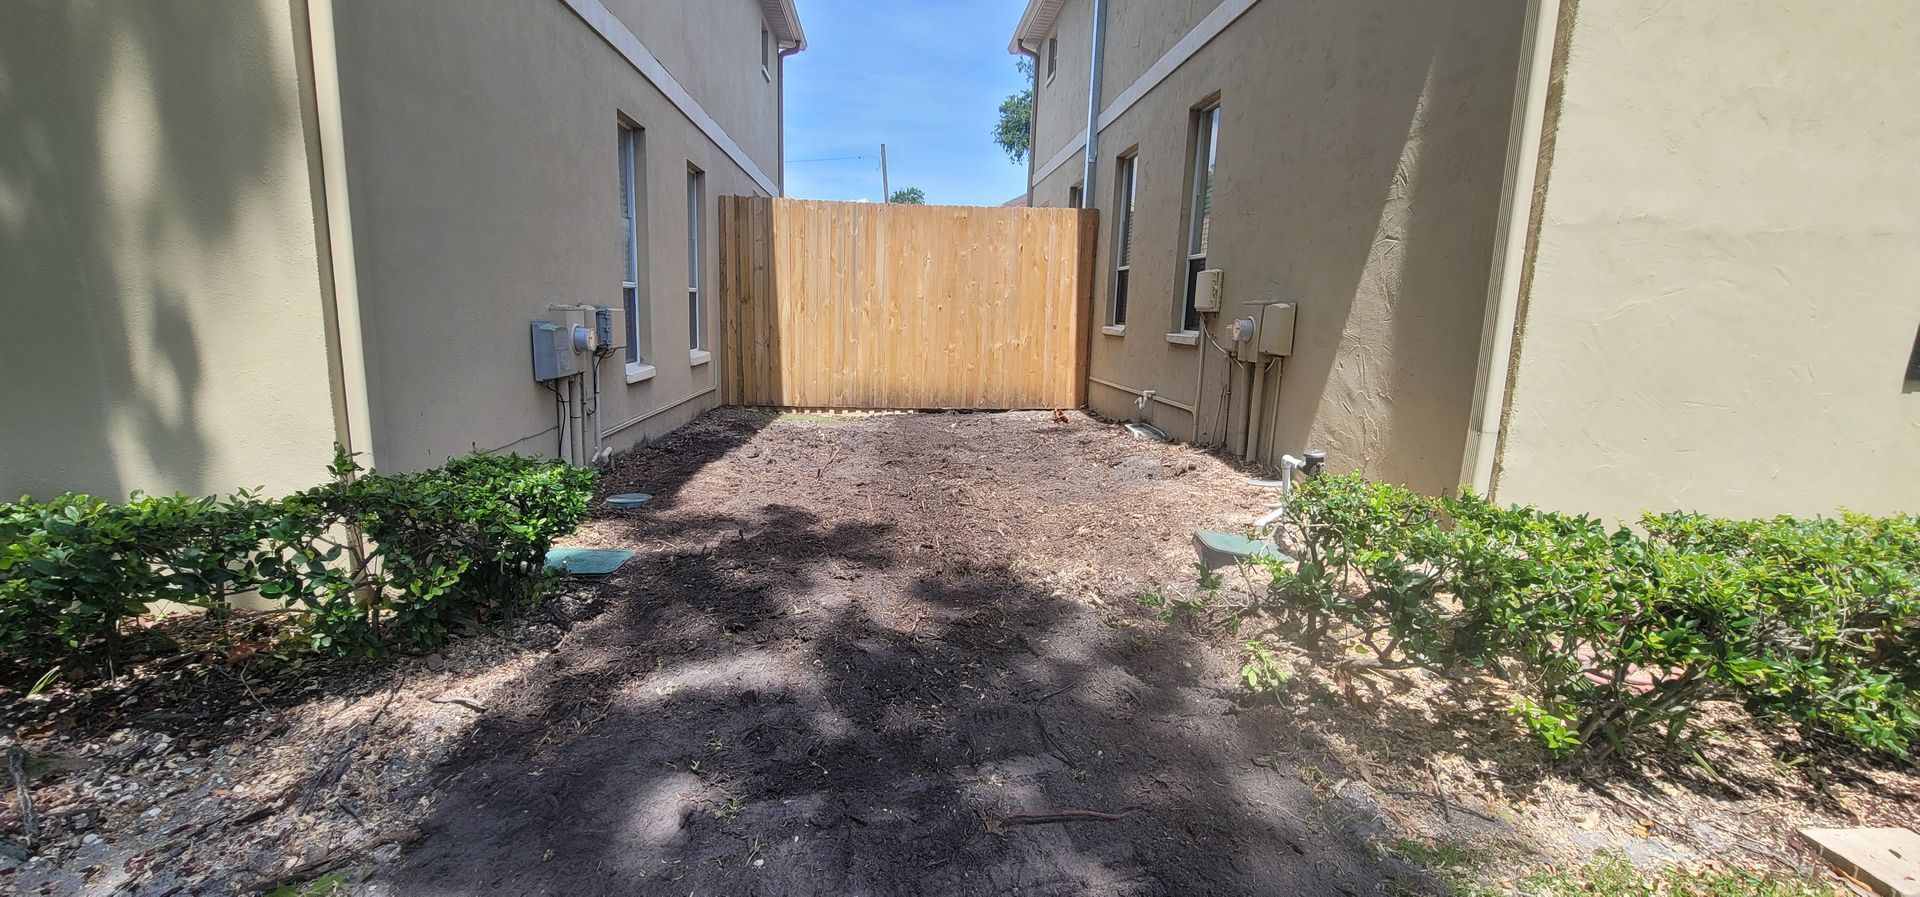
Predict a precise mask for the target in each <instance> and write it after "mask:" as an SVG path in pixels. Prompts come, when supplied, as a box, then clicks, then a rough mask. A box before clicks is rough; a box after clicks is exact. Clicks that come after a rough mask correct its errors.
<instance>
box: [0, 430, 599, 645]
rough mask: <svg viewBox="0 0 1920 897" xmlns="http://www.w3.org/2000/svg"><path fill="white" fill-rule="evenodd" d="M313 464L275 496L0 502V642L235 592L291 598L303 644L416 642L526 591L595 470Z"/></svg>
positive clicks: (218, 604) (105, 636)
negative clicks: (383, 471)
mask: <svg viewBox="0 0 1920 897" xmlns="http://www.w3.org/2000/svg"><path fill="white" fill-rule="evenodd" d="M330 472H331V473H332V475H333V477H332V480H331V481H330V482H328V483H326V484H325V485H321V486H318V487H315V488H313V489H309V490H306V491H304V492H300V493H297V494H295V495H291V496H288V497H286V498H283V499H264V498H261V497H260V496H259V495H258V494H257V493H253V492H247V491H241V492H238V493H236V494H234V495H233V496H231V497H230V498H227V499H224V500H216V499H211V498H190V497H186V496H167V497H160V496H147V495H141V494H139V493H136V494H134V496H133V497H132V498H131V499H130V500H128V501H127V502H125V503H122V504H115V503H109V502H105V501H101V500H100V499H97V498H94V497H92V496H86V495H73V494H68V495H62V496H60V497H58V498H55V499H53V500H52V501H48V502H44V503H43V502H34V501H31V500H27V499H22V500H21V501H18V502H14V503H12V504H5V505H0V656H4V657H6V658H9V659H12V660H15V661H23V662H26V663H29V664H34V665H44V664H48V663H53V662H62V661H68V660H74V659H84V658H86V657H88V656H91V655H97V654H100V653H105V654H107V655H108V656H111V655H112V654H113V652H114V651H115V650H116V645H117V642H118V637H119V631H120V622H121V620H122V619H123V618H125V617H128V616H133V615H137V614H139V613H142V612H144V610H145V609H146V607H147V606H148V605H150V604H152V603H153V602H156V601H162V600H166V601H175V602H179V603H182V604H188V605H195V606H200V607H205V608H209V609H212V610H217V611H224V610H225V608H226V606H227V601H228V599H229V598H231V597H232V596H234V595H235V594H238V593H243V592H257V593H258V594H260V595H261V596H263V597H266V598H268V599H269V600H273V601H277V602H279V603H281V604H283V605H284V606H285V608H286V609H287V610H288V611H289V612H292V613H295V614H297V615H298V617H299V619H300V621H301V625H302V626H303V627H304V628H305V630H306V631H307V632H308V633H309V634H310V635H311V637H312V642H313V645H314V647H315V648H318V649H323V650H329V651H333V652H337V653H341V654H367V653H375V652H379V651H383V650H386V649H388V648H391V647H396V646H398V647H408V648H425V647H431V646H433V645H436V644H439V643H440V642H441V641H442V640H444V639H445V637H446V634H447V631H448V629H449V627H451V626H453V625H455V624H461V623H466V624H476V623H479V622H481V621H483V620H485V619H487V618H489V617H491V616H493V615H495V614H496V613H498V612H500V611H502V610H505V609H508V608H511V607H514V606H518V605H524V604H527V603H529V602H532V601H535V600H537V599H538V598H539V596H540V595H541V594H542V592H543V590H544V587H545V585H546V584H547V582H548V578H547V576H546V573H545V571H544V570H543V567H542V564H543V561H544V559H545V556H546V552H547V549H548V548H549V547H550V546H551V544H552V541H553V539H554V538H556V537H557V536H560V535H564V534H565V533H568V532H571V531H572V530H573V529H574V528H575V527H577V526H578V525H579V523H580V521H581V519H582V518H583V517H584V516H585V514H586V508H587V500H588V497H589V496H590V495H591V493H592V488H593V476H594V475H593V472H592V471H590V470H586V469H582V468H577V467H572V466H569V465H566V464H563V463H558V462H549V461H542V460H536V459H531V458H522V457H519V456H508V457H495V456H490V455H481V454H475V455H469V456H466V457H461V458H455V459H453V460H451V461H449V462H448V463H447V464H446V465H445V466H444V467H440V468H437V469H434V470H430V471H425V472H421V473H414V474H404V475H397V476H387V475H379V474H373V473H367V472H363V471H361V470H360V469H359V467H358V466H357V465H355V464H354V462H353V461H352V459H351V458H349V457H348V456H346V455H345V454H344V453H341V454H338V455H337V456H336V458H335V461H334V464H333V465H332V467H331V468H330Z"/></svg>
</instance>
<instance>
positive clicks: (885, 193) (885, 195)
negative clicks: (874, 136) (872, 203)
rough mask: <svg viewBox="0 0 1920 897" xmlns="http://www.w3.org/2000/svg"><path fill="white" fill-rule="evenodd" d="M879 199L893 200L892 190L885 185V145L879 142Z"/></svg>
mask: <svg viewBox="0 0 1920 897" xmlns="http://www.w3.org/2000/svg"><path fill="white" fill-rule="evenodd" d="M880 201H881V202H893V191H892V190H891V189H889V188H888V186H887V145H886V144H884V143H882V144H880Z"/></svg>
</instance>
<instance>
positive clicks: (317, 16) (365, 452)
mask: <svg viewBox="0 0 1920 897" xmlns="http://www.w3.org/2000/svg"><path fill="white" fill-rule="evenodd" d="M307 38H308V40H309V43H310V48H311V51H312V53H313V60H312V62H313V94H314V110H315V113H316V114H315V119H316V121H315V123H314V131H315V133H316V135H317V139H318V141H319V144H320V179H321V193H322V198H323V200H322V201H323V203H324V206H325V212H324V217H325V220H326V225H327V261H328V267H329V268H330V270H331V272H332V280H333V316H334V332H335V339H336V340H338V345H337V346H336V347H335V352H336V357H337V358H338V360H339V364H340V386H341V390H342V392H344V393H345V395H344V396H342V397H341V403H342V410H343V412H344V413H343V415H342V416H343V417H344V418H345V421H344V423H345V427H344V432H342V433H340V434H339V437H340V443H341V445H343V446H344V447H345V448H346V449H347V451H350V452H353V453H355V454H357V455H359V461H360V464H361V466H363V467H365V468H367V469H368V470H372V469H374V468H375V467H376V466H377V465H378V463H379V461H378V458H377V457H375V455H374V451H373V399H372V390H371V388H370V387H369V386H368V385H367V379H368V375H367V344H366V333H365V330H364V324H363V322H362V318H363V315H362V313H361V308H360V272H359V269H358V267H357V266H356V263H355V259H354V244H353V207H352V204H351V203H350V202H349V201H348V198H347V151H346V146H347V141H346V125H345V121H346V116H345V113H344V112H343V111H342V100H341V89H340V54H339V46H338V38H337V34H336V26H335V21H334V15H333V0H312V2H311V3H309V4H308V5H307Z"/></svg>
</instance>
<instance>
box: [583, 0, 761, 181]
mask: <svg viewBox="0 0 1920 897" xmlns="http://www.w3.org/2000/svg"><path fill="white" fill-rule="evenodd" d="M560 2H561V3H564V4H566V5H567V8H568V9H571V10H573V14H574V15H577V16H579V17H580V21H582V22H585V23H587V27H588V28H592V29H593V30H594V33H596V34H598V35H600V38H601V39H602V40H605V41H606V42H607V45H608V46H611V47H613V49H614V50H615V51H617V52H618V53H619V54H620V55H621V56H624V57H626V60H627V62H628V63H629V64H631V65H632V66H633V67H634V69H635V70H637V71H639V72H640V75H641V77H644V78H646V79H647V80H648V81H652V82H653V86H655V87H657V88H659V89H660V92H661V93H663V94H666V96H667V99H668V100H669V101H671V102H672V103H673V105H674V106H676V107H678V108H679V110H680V112H681V113H682V114H684V115H685V116H686V117H687V120H688V121H691V122H693V126H694V127H696V128H699V129H700V131H701V132H702V133H704V134H706V135H707V139H709V140H712V141H713V142H714V145H716V146H718V147H720V151H721V152H724V153H726V154H727V158H729V159H732V160H733V163H734V164H735V165H738V166H740V169H741V170H742V171H745V172H746V173H747V176H748V177H750V178H753V180H754V183H756V184H759V185H760V188H761V189H762V190H765V191H767V193H768V194H769V195H771V196H779V195H781V194H780V186H779V185H778V184H776V183H774V181H773V179H772V178H770V177H767V173H766V172H764V171H761V170H760V166H758V165H756V164H754V162H753V157H751V156H748V155H747V152H746V150H743V149H741V148H740V144H738V143H735V142H734V141H733V138H732V137H730V136H728V135H727V131H726V129H725V128H722V127H720V123H719V122H717V121H714V120H713V116H711V115H708V114H707V110H705V109H702V108H701V107H700V104H699V103H698V102H696V101H695V100H694V98H693V94H690V93H688V92H687V89H686V88H684V87H681V86H680V82H678V81H675V80H673V75H672V74H670V73H668V71H667V67H666V66H664V65H661V64H660V58H659V57H657V56H655V55H653V51H651V50H648V49H647V45H646V44H643V43H641V42H640V38H638V37H635V36H634V33H633V31H632V30H630V29H628V28H627V26H626V23H624V22H622V21H620V18H619V17H618V16H615V15H614V14H613V11H612V10H609V9H607V6H606V4H604V3H602V2H600V0H560Z"/></svg>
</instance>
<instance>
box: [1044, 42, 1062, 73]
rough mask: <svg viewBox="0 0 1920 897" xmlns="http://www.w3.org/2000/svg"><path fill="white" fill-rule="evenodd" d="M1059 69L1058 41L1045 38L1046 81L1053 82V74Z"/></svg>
mask: <svg viewBox="0 0 1920 897" xmlns="http://www.w3.org/2000/svg"><path fill="white" fill-rule="evenodd" d="M1059 68H1060V39H1059V38H1057V37H1050V38H1047V80H1048V81H1052V80H1053V73H1054V71H1055V70H1057V69H1059Z"/></svg>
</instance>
